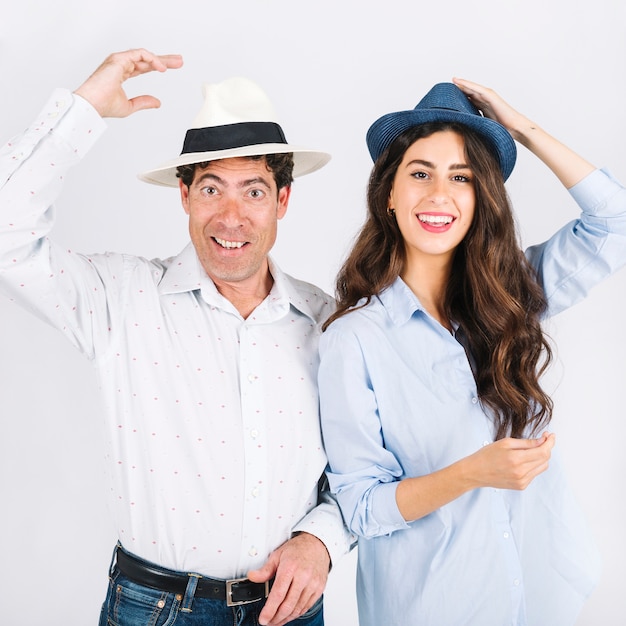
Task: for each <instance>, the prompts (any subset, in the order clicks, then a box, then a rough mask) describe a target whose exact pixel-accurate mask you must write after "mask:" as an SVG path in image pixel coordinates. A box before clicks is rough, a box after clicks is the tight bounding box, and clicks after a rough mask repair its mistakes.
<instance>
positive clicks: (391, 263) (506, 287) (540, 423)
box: [323, 122, 552, 439]
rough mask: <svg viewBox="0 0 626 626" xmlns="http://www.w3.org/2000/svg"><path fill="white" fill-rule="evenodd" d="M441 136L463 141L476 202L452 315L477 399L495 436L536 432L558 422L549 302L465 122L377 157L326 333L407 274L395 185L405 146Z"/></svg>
mask: <svg viewBox="0 0 626 626" xmlns="http://www.w3.org/2000/svg"><path fill="white" fill-rule="evenodd" d="M442 130H452V131H454V132H457V133H458V134H459V135H461V136H462V137H463V139H464V142H465V155H466V158H467V160H468V161H467V162H468V164H469V165H470V167H471V169H472V172H473V178H474V188H475V196H476V208H475V212H474V218H473V221H472V224H471V226H470V229H469V231H468V233H467V235H466V236H465V238H464V240H463V241H462V242H461V244H460V245H459V246H458V247H457V249H456V251H455V256H454V260H453V267H452V271H451V274H450V279H449V282H448V285H447V288H446V294H445V302H444V306H445V313H446V315H447V316H448V318H449V319H451V320H454V321H455V322H457V323H458V324H459V325H460V328H461V329H462V331H463V334H464V335H465V338H466V340H465V341H464V345H465V348H466V349H467V351H468V352H469V354H470V355H471V359H470V360H471V361H472V366H473V367H472V369H473V372H474V377H475V380H476V384H477V388H478V394H479V397H480V400H481V402H482V404H483V405H484V406H486V407H489V408H490V409H491V412H492V413H493V415H494V419H495V431H496V438H498V439H501V438H502V437H506V436H512V437H522V436H527V435H528V434H536V433H537V432H538V431H539V430H540V429H541V428H542V427H544V426H545V425H547V424H548V423H549V421H550V419H551V417H552V400H551V399H550V397H549V396H548V395H547V394H546V393H545V392H544V391H543V389H542V387H541V385H540V384H539V379H540V378H541V375H542V374H543V373H544V371H545V370H546V368H547V367H548V365H549V363H550V362H551V360H552V351H551V348H550V345H549V342H548V339H547V336H546V335H545V334H544V332H543V330H542V328H541V323H540V321H541V316H542V314H543V313H544V311H545V310H546V306H547V303H546V299H545V295H544V292H543V290H542V288H541V286H540V284H539V283H538V280H537V276H536V273H535V271H534V269H533V268H532V267H531V266H530V264H529V263H528V261H527V259H526V257H525V255H524V253H523V251H522V250H521V247H520V244H519V240H518V235H517V229H516V225H515V220H514V217H513V211H512V209H511V205H510V202H509V198H508V195H507V193H506V190H505V187H504V181H503V178H502V174H501V172H500V168H499V166H498V162H497V160H496V157H495V155H494V154H493V150H492V148H491V147H490V146H489V145H488V144H487V143H486V142H485V140H483V139H482V138H481V136H480V135H478V134H477V133H475V132H474V131H473V130H471V129H469V128H467V127H465V126H462V125H459V124H451V123H442V122H434V123H430V124H423V125H421V126H416V127H413V128H411V129H409V130H408V131H405V132H404V133H403V134H402V135H400V136H399V137H398V138H397V139H396V140H395V141H394V142H393V143H392V144H391V145H390V146H389V148H388V149H387V150H386V151H385V152H384V153H383V154H382V155H381V156H380V157H379V159H378V160H377V161H376V163H375V164H374V168H373V169H372V173H371V175H370V179H369V185H368V191H367V201H368V212H367V217H366V221H365V224H364V225H363V227H362V229H361V231H360V232H359V234H358V235H357V237H356V240H355V243H354V245H353V247H352V249H351V251H350V253H349V254H348V257H347V259H346V261H345V263H344V264H343V266H342V268H341V270H340V272H339V274H338V277H337V282H336V297H337V309H336V312H335V313H334V315H332V316H331V317H330V318H329V319H328V320H327V321H326V323H325V324H324V326H323V329H324V330H326V328H327V327H328V326H329V325H330V324H331V323H332V322H333V321H334V320H336V319H337V318H339V317H342V316H343V315H346V314H347V313H349V312H350V310H353V309H354V308H360V307H362V306H366V305H367V304H368V303H369V301H370V300H371V298H372V297H373V296H376V295H378V294H380V293H381V292H382V291H383V290H384V289H386V288H387V287H389V286H390V285H391V284H392V283H393V282H394V281H395V280H396V278H397V277H398V276H400V275H401V274H402V271H403V268H404V264H405V262H406V251H405V244H404V240H403V238H402V235H401V233H400V230H399V228H398V225H397V222H396V220H395V217H392V216H390V215H389V214H388V212H387V207H388V199H389V194H390V192H391V187H392V183H393V180H394V177H395V174H396V170H397V169H398V167H399V165H400V163H401V161H402V158H403V157H404V153H405V152H406V150H407V149H408V148H409V147H410V146H411V145H412V144H413V143H414V142H415V141H417V140H418V139H421V138H423V137H428V136H430V135H432V134H433V133H435V132H438V131H442Z"/></svg>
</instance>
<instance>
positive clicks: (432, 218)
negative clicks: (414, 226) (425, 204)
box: [417, 214, 453, 224]
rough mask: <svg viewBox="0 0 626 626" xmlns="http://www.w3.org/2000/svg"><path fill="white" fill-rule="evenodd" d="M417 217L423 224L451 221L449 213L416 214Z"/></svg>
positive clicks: (447, 222) (448, 222)
mask: <svg viewBox="0 0 626 626" xmlns="http://www.w3.org/2000/svg"><path fill="white" fill-rule="evenodd" d="M417 219H419V221H420V222H424V223H425V224H450V223H451V222H452V219H453V218H452V216H451V215H421V214H420V215H418V216H417Z"/></svg>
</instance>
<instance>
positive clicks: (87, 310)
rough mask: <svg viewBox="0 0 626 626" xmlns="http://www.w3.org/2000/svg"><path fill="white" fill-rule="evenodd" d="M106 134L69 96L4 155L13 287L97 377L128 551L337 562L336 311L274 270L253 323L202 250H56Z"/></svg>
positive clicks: (3, 210)
mask: <svg viewBox="0 0 626 626" xmlns="http://www.w3.org/2000/svg"><path fill="white" fill-rule="evenodd" d="M104 128H105V124H104V122H103V120H102V119H101V118H100V117H99V116H98V115H97V113H96V112H95V110H94V109H93V108H92V107H91V106H90V105H89V104H88V103H87V102H86V101H84V100H82V99H81V98H80V97H78V96H75V95H73V94H71V93H70V92H68V91H65V90H57V91H56V92H55V93H54V94H53V97H52V98H51V100H50V101H49V102H48V104H47V105H46V107H45V108H44V110H43V111H42V113H41V114H40V117H39V118H38V120H37V122H36V123H35V124H33V125H32V126H31V127H30V128H28V129H27V131H25V133H23V134H22V135H20V136H19V137H18V138H17V139H16V140H14V141H11V142H9V144H7V145H6V146H5V147H4V148H3V149H2V151H1V152H0V289H2V290H3V291H4V292H5V293H6V294H8V296H9V297H10V298H11V299H12V300H14V301H16V302H18V303H19V304H20V305H22V306H23V307H25V308H27V309H29V310H31V311H32V312H34V313H35V314H36V315H37V316H38V317H40V318H42V319H44V320H45V321H47V322H48V323H50V324H52V325H53V326H54V327H56V328H58V329H59V330H61V331H62V332H63V333H64V334H65V335H66V336H67V337H68V338H69V339H70V341H71V342H72V343H73V344H74V345H75V346H76V347H77V348H78V349H80V350H81V351H82V352H83V353H84V354H85V355H86V356H87V358H88V359H90V360H91V361H92V362H93V363H94V365H95V367H96V370H97V372H98V376H99V380H100V385H101V388H102V391H103V397H104V402H105V410H106V427H107V428H106V432H107V437H106V442H105V450H106V456H107V461H108V463H107V467H108V471H109V478H110V497H111V505H112V506H111V508H112V511H113V514H114V518H115V524H116V528H117V531H118V534H119V539H120V541H121V543H122V545H123V546H124V547H125V548H126V549H127V550H129V551H130V552H132V553H134V554H136V555H138V556H140V557H142V558H144V559H147V560H149V561H152V562H154V563H158V564H160V565H162V566H164V567H168V568H170V569H175V570H181V571H193V572H198V573H200V574H203V575H205V576H212V577H217V578H233V577H238V576H243V575H245V574H246V572H247V571H248V570H249V569H251V568H257V567H260V566H261V565H262V564H263V563H264V562H265V560H266V558H267V556H268V555H269V553H270V552H271V551H272V550H274V549H275V548H277V547H278V546H279V545H281V544H282V543H283V542H285V541H286V540H288V539H289V538H290V537H291V535H292V533H294V532H297V531H306V532H309V533H311V534H313V535H315V536H317V537H319V538H320V539H321V540H322V541H323V542H324V544H325V545H326V547H327V549H328V551H329V553H330V555H331V559H332V560H336V559H337V558H338V557H339V556H340V555H342V554H344V553H345V552H346V551H347V550H348V549H349V535H348V534H347V533H346V531H345V529H344V527H343V523H342V519H341V515H340V512H339V510H338V507H337V505H336V503H335V501H334V500H333V499H332V498H330V497H329V496H328V495H327V494H324V495H323V496H322V498H321V500H319V499H318V482H319V480H320V477H322V476H323V472H324V468H325V466H326V456H325V453H324V449H323V446H322V440H321V435H320V428H319V401H318V394H317V383H316V375H317V367H318V353H317V345H318V338H319V334H320V330H319V324H320V323H321V322H322V321H323V320H324V319H326V317H327V316H328V315H329V314H330V312H331V310H332V307H333V303H332V299H331V298H330V297H329V296H328V295H327V294H325V293H323V292H322V291H321V290H319V289H318V288H316V287H314V286H312V285H309V284H307V283H303V282H301V281H297V280H294V279H292V278H291V277H289V276H287V275H286V274H284V273H283V272H281V270H280V269H279V268H278V267H277V266H276V265H275V264H273V263H270V269H271V273H272V276H273V278H274V286H273V288H272V291H271V293H270V294H269V296H268V297H267V298H266V299H265V300H264V301H263V302H262V303H261V304H260V305H259V306H258V307H257V309H256V310H255V311H254V312H253V313H252V314H251V315H250V316H249V317H248V318H247V319H245V320H244V319H243V318H242V317H241V315H240V314H239V313H238V312H237V310H236V309H235V308H234V307H233V305H232V304H231V303H230V302H229V301H228V300H226V299H225V298H223V297H222V296H221V295H220V294H219V293H218V291H217V289H216V288H215V285H214V284H213V282H212V281H211V280H210V279H209V278H208V276H207V275H206V273H205V272H204V270H203V269H202V267H201V265H200V263H199V261H198V258H197V256H196V253H195V250H194V248H193V246H192V245H191V244H189V245H188V247H186V248H185V249H184V250H183V251H182V252H181V253H180V254H179V255H178V256H176V257H174V258H171V259H167V260H158V259H157V260H151V261H149V260H146V259H143V258H139V257H136V256H131V255H122V254H102V255H90V256H86V255H82V254H76V253H74V252H72V251H68V250H65V249H61V248H60V247H59V246H57V245H55V244H54V243H53V242H51V241H50V240H49V239H48V233H49V231H50V229H51V228H52V225H53V217H54V208H53V203H54V202H55V200H56V199H57V196H58V195H59V193H60V191H61V188H62V184H63V178H64V176H65V174H66V172H67V170H68V169H69V168H70V167H71V166H72V165H73V164H74V163H75V162H77V161H78V160H79V159H80V158H82V157H83V156H84V155H85V153H86V152H87V151H88V150H89V148H90V147H91V145H92V144H93V143H94V142H95V141H96V139H97V138H98V137H99V136H100V135H101V134H102V132H103V130H104ZM85 418H86V419H89V416H86V417H85Z"/></svg>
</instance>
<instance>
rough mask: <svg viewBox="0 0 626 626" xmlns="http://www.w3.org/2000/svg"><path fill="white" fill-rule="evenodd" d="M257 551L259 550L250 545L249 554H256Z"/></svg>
mask: <svg viewBox="0 0 626 626" xmlns="http://www.w3.org/2000/svg"><path fill="white" fill-rule="evenodd" d="M258 553H259V551H258V550H257V549H256V548H255V547H254V546H252V547H251V548H250V549H249V550H248V554H249V555H250V556H256V555H257V554H258Z"/></svg>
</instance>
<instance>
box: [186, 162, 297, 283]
mask: <svg viewBox="0 0 626 626" xmlns="http://www.w3.org/2000/svg"><path fill="white" fill-rule="evenodd" d="M290 192H291V188H290V187H286V188H283V189H281V190H280V191H279V190H278V189H277V187H276V182H275V181H274V176H273V174H272V172H271V171H270V170H269V169H268V168H267V165H266V164H265V160H264V159H262V160H252V159H247V158H231V159H221V160H218V161H211V162H210V163H209V164H208V165H207V167H205V168H204V169H200V168H197V169H196V172H195V175H194V179H193V182H192V183H191V185H190V186H189V187H187V186H186V185H184V184H183V183H182V181H181V182H180V194H181V199H182V204H183V207H184V209H185V212H186V213H187V214H188V215H189V233H190V235H191V241H192V243H193V245H194V247H195V249H196V252H197V254H198V258H199V259H200V262H201V263H202V266H203V268H204V270H205V271H206V273H207V274H208V275H209V277H210V278H211V279H212V280H213V281H214V282H215V284H216V285H217V287H218V289H219V288H220V285H221V284H224V283H226V284H227V286H230V287H236V288H238V289H248V288H250V289H254V288H256V287H258V286H259V285H260V284H261V282H262V281H266V282H267V280H268V278H269V269H268V263H267V255H268V253H269V251H270V250H271V248H272V246H273V245H274V242H275V240H276V231H277V224H278V220H279V219H282V218H283V216H284V215H285V213H286V211H287V204H288V202H289V195H290Z"/></svg>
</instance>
